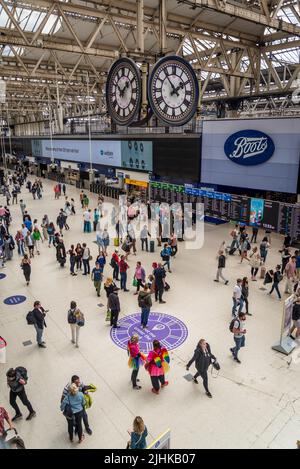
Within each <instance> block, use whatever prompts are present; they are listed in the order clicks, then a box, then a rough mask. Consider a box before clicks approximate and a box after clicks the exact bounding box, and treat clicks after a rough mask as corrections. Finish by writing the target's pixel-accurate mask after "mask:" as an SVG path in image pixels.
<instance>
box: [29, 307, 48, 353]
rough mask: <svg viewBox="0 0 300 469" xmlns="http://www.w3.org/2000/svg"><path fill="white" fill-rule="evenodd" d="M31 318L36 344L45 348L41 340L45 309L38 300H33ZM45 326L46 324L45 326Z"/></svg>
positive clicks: (44, 324)
mask: <svg viewBox="0 0 300 469" xmlns="http://www.w3.org/2000/svg"><path fill="white" fill-rule="evenodd" d="M33 308H34V309H33V311H32V314H33V318H34V327H35V330H36V341H37V343H38V346H39V347H41V348H46V345H45V342H44V341H43V332H44V327H45V326H46V323H45V316H46V311H45V310H44V308H43V307H42V305H41V303H40V301H35V302H34V304H33ZM46 327H47V326H46Z"/></svg>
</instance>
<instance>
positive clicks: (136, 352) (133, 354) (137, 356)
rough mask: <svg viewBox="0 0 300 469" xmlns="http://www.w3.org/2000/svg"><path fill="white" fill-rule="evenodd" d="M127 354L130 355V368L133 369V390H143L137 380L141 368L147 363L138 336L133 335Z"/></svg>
mask: <svg viewBox="0 0 300 469" xmlns="http://www.w3.org/2000/svg"><path fill="white" fill-rule="evenodd" d="M127 352H128V355H129V360H128V366H129V368H132V373H131V382H132V387H133V389H142V386H138V384H137V381H139V380H138V379H137V376H138V373H139V369H140V366H141V365H143V364H144V362H145V361H146V357H145V355H144V354H143V353H142V352H140V346H139V336H138V335H137V334H133V336H132V337H131V339H130V340H129V341H128V344H127Z"/></svg>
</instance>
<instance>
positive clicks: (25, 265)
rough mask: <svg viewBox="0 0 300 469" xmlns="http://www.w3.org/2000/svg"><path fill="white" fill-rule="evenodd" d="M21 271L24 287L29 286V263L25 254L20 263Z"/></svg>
mask: <svg viewBox="0 0 300 469" xmlns="http://www.w3.org/2000/svg"><path fill="white" fill-rule="evenodd" d="M21 269H22V270H23V275H24V277H25V280H26V285H27V286H28V285H29V282H30V276H31V261H30V259H29V258H28V255H27V254H24V257H23V259H22V262H21Z"/></svg>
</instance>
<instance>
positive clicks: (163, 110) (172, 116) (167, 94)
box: [148, 56, 199, 125]
mask: <svg viewBox="0 0 300 469" xmlns="http://www.w3.org/2000/svg"><path fill="white" fill-rule="evenodd" d="M148 96H149V101H150V105H151V108H152V110H153V112H154V114H155V115H156V117H157V118H158V119H160V120H161V121H162V122H164V123H165V124H167V125H183V124H186V123H187V122H188V121H189V120H190V119H191V118H192V117H193V115H194V114H195V112H196V108H197V104H198V97H199V86H198V80H197V77H196V74H195V72H194V70H193V68H192V67H191V65H190V64H189V63H188V62H186V60H184V59H182V58H181V57H178V56H166V57H163V58H162V59H160V60H159V61H158V62H157V63H156V64H155V65H154V67H153V70H152V73H151V76H150V79H149V82H148Z"/></svg>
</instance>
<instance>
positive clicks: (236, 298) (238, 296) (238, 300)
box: [232, 278, 244, 316]
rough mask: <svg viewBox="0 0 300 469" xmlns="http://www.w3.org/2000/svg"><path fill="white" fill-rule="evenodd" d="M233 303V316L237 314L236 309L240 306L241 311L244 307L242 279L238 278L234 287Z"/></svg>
mask: <svg viewBox="0 0 300 469" xmlns="http://www.w3.org/2000/svg"><path fill="white" fill-rule="evenodd" d="M232 300H233V305H232V316H236V309H237V307H238V306H239V312H241V311H242V308H243V303H244V302H243V298H242V279H241V278H238V279H237V281H236V285H235V286H234V288H233V295H232Z"/></svg>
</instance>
